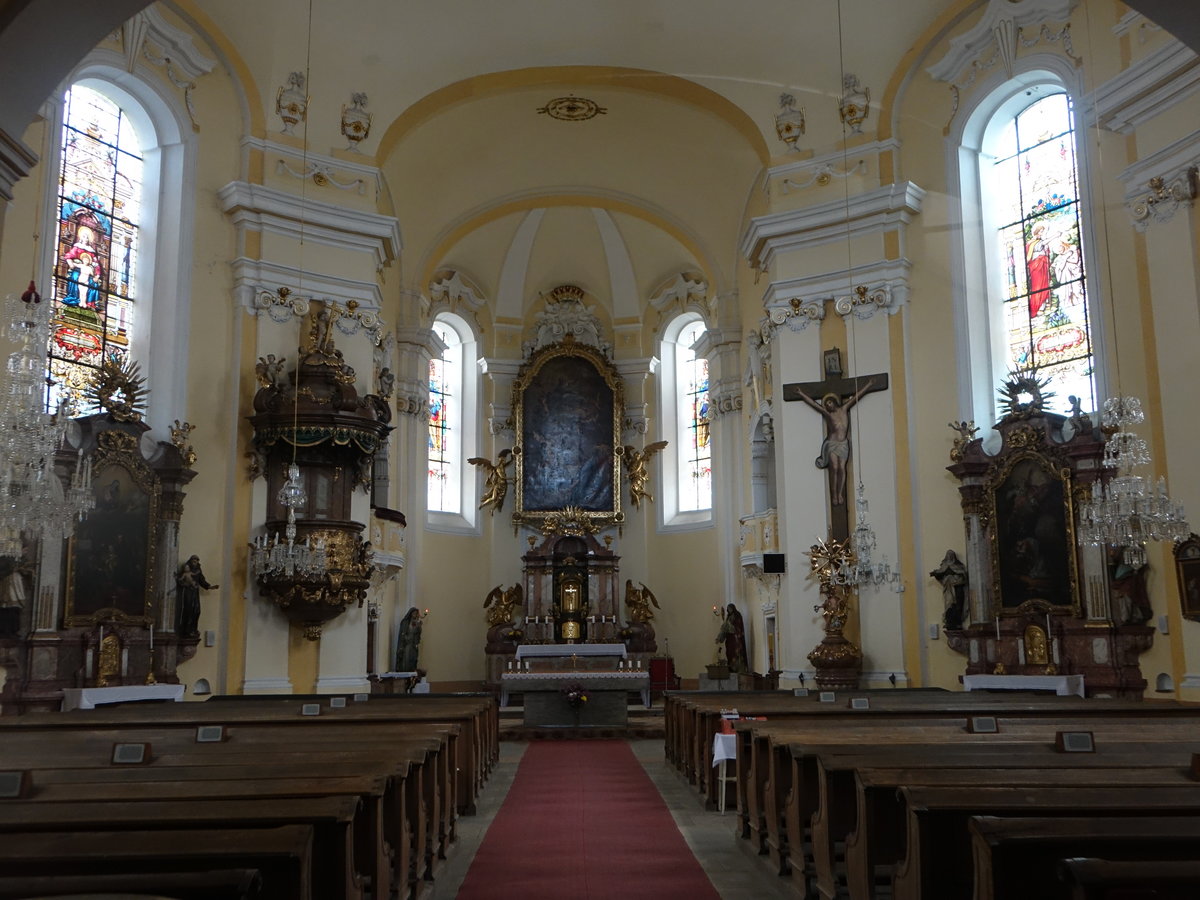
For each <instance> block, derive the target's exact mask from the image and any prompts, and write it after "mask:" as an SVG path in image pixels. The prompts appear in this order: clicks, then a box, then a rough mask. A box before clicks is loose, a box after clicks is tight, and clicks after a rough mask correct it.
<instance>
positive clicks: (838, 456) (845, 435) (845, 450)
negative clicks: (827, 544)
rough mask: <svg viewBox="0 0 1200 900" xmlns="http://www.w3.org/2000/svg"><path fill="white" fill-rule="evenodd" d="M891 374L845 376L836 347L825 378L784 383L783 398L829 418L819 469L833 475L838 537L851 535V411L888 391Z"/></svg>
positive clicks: (832, 506) (832, 510) (831, 496)
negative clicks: (867, 399)
mask: <svg viewBox="0 0 1200 900" xmlns="http://www.w3.org/2000/svg"><path fill="white" fill-rule="evenodd" d="M887 388H888V376H887V373H882V374H880V375H863V376H856V377H854V378H846V377H845V376H843V375H842V354H841V351H840V350H838V349H837V348H836V347H835V348H833V349H832V350H827V351H825V380H824V381H809V382H804V383H796V384H785V385H784V386H783V399H784V400H785V401H789V400H800V401H802V402H803V403H804V404H805V405H806V406H808V407H810V408H811V409H813V410H814V411H816V412H818V413H820V414H821V418H823V419H824V420H825V439H824V440H823V441H822V442H821V454H820V455H819V456H818V457H817V458H816V466H817V468H818V469H825V470H826V472H827V473H828V475H829V507H830V515H831V518H832V520H833V521H832V522H831V523H830V529H831V530H830V533H831V536H832V537H833V538H834V539H835V540H845V539H846V538H848V537H849V536H850V516H849V511H848V509H849V508H848V506H847V503H846V496H847V486H848V485H849V484H850V410H851V408H852V407H853V406H854V404H856V403H858V401H859V400H861V399H862V398H863V397H864V396H865V395H867V394H873V393H874V392H875V391H886V390H887Z"/></svg>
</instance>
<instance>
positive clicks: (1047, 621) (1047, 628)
mask: <svg viewBox="0 0 1200 900" xmlns="http://www.w3.org/2000/svg"><path fill="white" fill-rule="evenodd" d="M1046 637H1050V613H1046Z"/></svg>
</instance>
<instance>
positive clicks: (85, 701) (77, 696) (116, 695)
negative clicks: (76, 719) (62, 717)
mask: <svg viewBox="0 0 1200 900" xmlns="http://www.w3.org/2000/svg"><path fill="white" fill-rule="evenodd" d="M130 700H174V701H175V702H176V703H178V702H179V701H181V700H183V685H182V684H123V685H117V686H116V687H94V688H63V701H62V708H63V711H64V712H66V711H67V710H71V709H95V708H96V707H97V706H100V705H101V704H103V703H127V702H129V701H130Z"/></svg>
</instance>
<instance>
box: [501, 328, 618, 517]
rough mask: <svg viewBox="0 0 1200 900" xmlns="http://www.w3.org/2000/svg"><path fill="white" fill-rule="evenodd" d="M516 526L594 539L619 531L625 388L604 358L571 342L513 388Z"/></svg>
mask: <svg viewBox="0 0 1200 900" xmlns="http://www.w3.org/2000/svg"><path fill="white" fill-rule="evenodd" d="M513 410H514V417H515V426H516V434H517V445H516V446H515V447H514V448H513V455H514V457H515V459H516V473H515V481H516V484H515V488H516V502H515V511H514V512H513V524H514V525H530V526H532V527H535V528H538V529H539V530H542V531H546V530H547V529H549V530H551V531H554V530H561V529H560V525H559V523H563V522H566V523H569V527H571V528H575V529H577V530H580V531H586V532H593V533H594V532H595V531H598V530H599V529H601V528H604V527H607V526H612V525H621V524H623V523H624V521H625V517H624V513H623V512H622V510H621V456H620V449H621V421H622V418H623V417H624V414H625V396H624V384H623V382H622V380H621V376H620V373H618V372H617V370H616V368H615V367H614V366H613V365H612V363H611V362H609V361H608V359H606V358H605V357H604V355H603V354H602V353H601V352H600V351H598V350H596V349H594V348H592V347H589V346H587V345H584V344H579V343H576V342H575V341H574V340H573V339H572V338H570V337H569V336H568V338H567V339H565V340H563V341H561V342H559V343H556V344H550V345H548V346H546V347H542V348H541V349H539V350H538V351H536V352H535V353H534V354H533V356H531V357H530V359H529V360H528V361H527V362H526V363H525V364H524V365H523V366H522V367H521V371H520V372H519V373H518V374H517V378H516V380H515V382H514V384H513Z"/></svg>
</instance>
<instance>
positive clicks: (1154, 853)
mask: <svg viewBox="0 0 1200 900" xmlns="http://www.w3.org/2000/svg"><path fill="white" fill-rule="evenodd" d="M969 828H970V832H971V846H972V851H973V863H974V869H975V890H974V900H1025V898H1028V897H1046V898H1048V900H1070V898H1071V894H1072V890H1071V889H1070V888H1069V887H1068V886H1067V885H1065V884H1062V883H1060V882H1059V881H1058V877H1057V868H1058V863H1059V862H1060V861H1061V860H1062V859H1064V858H1071V857H1076V856H1077V855H1078V854H1080V853H1088V854H1091V855H1092V856H1098V857H1102V858H1104V859H1105V860H1107V861H1110V862H1149V861H1155V862H1163V861H1170V860H1172V859H1190V860H1200V818H1198V817H1191V816H1169V817H1162V816H1126V817H1121V818H1104V817H1091V818H1086V819H1081V818H1075V817H1062V818H1044V817H1039V818H1028V817H1012V818H997V817H995V816H972V817H971V819H970V821H969ZM1055 887H1057V888H1058V890H1057V891H1055V890H1054V888H1055ZM1194 887H1195V886H1194ZM1197 895H1200V891H1197V892H1196V893H1194V894H1193V896H1197Z"/></svg>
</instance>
